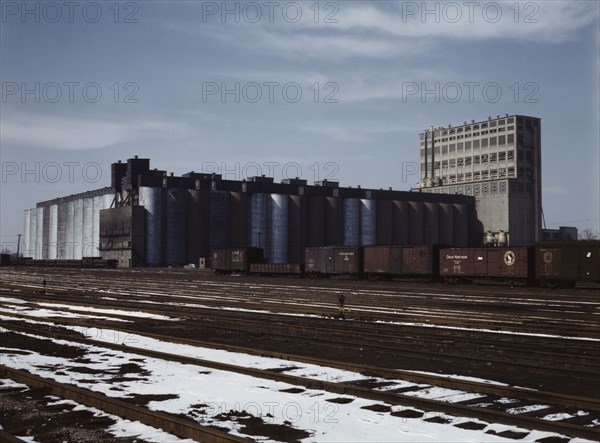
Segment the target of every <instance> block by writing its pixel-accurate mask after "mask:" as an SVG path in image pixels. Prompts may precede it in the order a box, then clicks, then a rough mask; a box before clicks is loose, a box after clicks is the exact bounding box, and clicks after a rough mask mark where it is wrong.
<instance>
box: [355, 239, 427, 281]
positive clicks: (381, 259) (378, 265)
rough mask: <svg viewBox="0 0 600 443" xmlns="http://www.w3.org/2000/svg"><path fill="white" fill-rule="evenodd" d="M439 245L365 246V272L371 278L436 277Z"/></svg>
mask: <svg viewBox="0 0 600 443" xmlns="http://www.w3.org/2000/svg"><path fill="white" fill-rule="evenodd" d="M438 249H439V248H438V247H437V246H428V245H395V246H364V247H363V256H364V257H363V273H364V274H365V276H366V277H367V278H369V279H371V280H379V279H391V278H394V277H419V278H421V279H423V278H427V279H431V278H435V277H436V276H437V275H438V273H439V272H438V269H439V268H438V265H437V264H438V257H439V255H438V253H437V250H438Z"/></svg>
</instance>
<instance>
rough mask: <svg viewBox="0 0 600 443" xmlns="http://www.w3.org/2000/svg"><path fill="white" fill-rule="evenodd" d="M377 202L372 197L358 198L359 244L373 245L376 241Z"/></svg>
mask: <svg viewBox="0 0 600 443" xmlns="http://www.w3.org/2000/svg"><path fill="white" fill-rule="evenodd" d="M376 223H377V202H376V201H375V200H372V199H368V198H363V199H361V200H360V244H361V245H363V246H370V245H374V244H376V242H377V238H376V237H377V224H376Z"/></svg>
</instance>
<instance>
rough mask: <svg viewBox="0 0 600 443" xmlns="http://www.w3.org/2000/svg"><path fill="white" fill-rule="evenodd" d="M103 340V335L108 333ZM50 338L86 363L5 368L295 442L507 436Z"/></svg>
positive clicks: (41, 362) (245, 358) (21, 359)
mask: <svg viewBox="0 0 600 443" xmlns="http://www.w3.org/2000/svg"><path fill="white" fill-rule="evenodd" d="M112 332H116V331H112ZM108 333H109V330H102V333H101V334H100V336H101V337H105V335H104V334H108ZM121 334H122V333H121ZM25 335H30V334H25ZM133 338H134V339H137V340H139V342H138V343H136V346H138V345H143V346H152V349H157V347H161V348H163V349H159V350H163V351H164V350H166V351H167V352H172V353H181V352H185V353H187V354H192V355H190V356H197V354H198V353H200V354H201V355H202V356H205V357H206V356H210V357H212V358H211V359H216V358H217V357H216V356H217V355H219V356H220V358H225V357H226V358H227V359H228V362H234V361H235V362H237V363H235V364H239V365H244V366H251V367H268V368H277V367H279V368H281V367H289V366H294V367H300V368H302V369H301V370H300V369H295V370H294V371H307V372H310V373H311V374H314V376H315V377H325V379H328V380H330V381H331V380H335V381H350V380H356V379H358V378H364V377H363V376H361V375H360V374H356V373H352V372H350V371H341V370H338V369H334V368H323V367H319V366H314V365H305V364H303V363H296V362H289V361H285V360H280V361H278V359H271V358H265V357H256V356H250V355H246V354H237V353H229V352H227V351H220V350H212V349H204V348H195V347H191V346H186V345H176V344H172V343H164V342H159V341H155V340H154V341H152V340H151V339H148V338H145V337H142V336H136V337H133ZM104 339H108V337H105V338H104ZM130 340H131V337H130ZM52 341H54V342H55V343H58V344H68V345H71V346H77V347H80V348H84V349H86V350H87V355H86V358H87V359H89V361H90V362H89V363H78V362H76V361H69V360H68V359H65V358H60V357H51V356H44V355H40V354H38V353H35V352H31V353H30V354H27V355H21V354H11V353H10V350H6V351H4V356H3V362H4V364H6V365H7V366H10V367H13V368H18V369H26V370H29V371H30V372H32V373H34V374H37V375H40V376H42V377H48V378H52V379H55V380H57V381H60V382H63V383H69V384H74V385H77V386H80V387H85V388H88V389H92V390H95V391H98V392H102V393H104V394H105V395H108V396H111V397H126V396H129V395H134V394H143V395H161V394H175V395H176V396H177V397H176V398H173V399H169V400H163V401H151V402H150V403H149V405H148V406H149V407H150V408H151V409H154V410H158V411H166V412H171V413H174V414H191V416H193V417H194V418H195V419H196V420H197V421H198V422H199V423H201V424H205V425H216V426H222V427H226V428H228V429H230V431H231V432H232V433H235V434H238V435H242V434H241V428H242V426H241V425H240V424H239V423H238V422H237V421H236V420H235V419H233V418H232V416H231V415H229V416H228V418H227V419H226V420H225V421H222V420H219V419H218V418H217V416H219V415H220V414H223V413H228V412H230V411H232V413H233V415H234V416H235V415H236V414H237V415H243V413H242V411H246V413H250V414H252V415H253V416H255V417H261V418H262V420H263V421H264V422H265V423H267V424H278V425H284V424H286V422H287V423H288V424H289V425H291V426H293V427H294V428H297V429H302V430H306V431H308V432H309V433H310V437H309V438H306V439H303V441H319V442H328V441H330V442H339V441H365V442H366V441H378V442H379V441H381V442H385V441H394V442H397V441H411V442H449V441H455V442H507V441H514V440H511V439H506V438H503V437H499V436H496V435H491V434H486V433H485V429H484V430H482V431H476V430H466V429H461V428H456V427H454V426H451V425H446V424H438V423H431V422H427V421H424V418H429V417H431V416H432V414H433V413H428V414H426V415H425V416H424V417H423V418H419V419H407V418H401V417H395V416H392V415H391V414H389V413H387V412H386V413H382V412H375V411H372V410H367V409H363V408H364V407H366V406H372V405H374V404H375V405H378V406H379V407H386V406H387V407H390V405H385V404H383V403H381V402H374V401H370V400H365V399H361V398H356V397H353V396H349V395H336V394H333V393H330V392H327V391H322V390H317V389H305V388H300V387H298V386H294V385H291V384H288V383H281V382H276V381H271V380H266V379H261V378H256V377H251V376H247V375H242V374H237V373H233V372H228V371H222V370H214V369H209V368H205V367H201V366H196V365H188V364H181V363H175V362H170V361H164V360H159V359H154V358H148V357H141V356H139V355H135V354H128V353H124V352H120V351H113V350H109V349H106V348H102V347H99V346H87V345H82V344H74V343H72V342H68V341H64V340H56V339H53V340H52ZM230 354H231V355H230ZM184 355H185V354H184ZM125 364H135V365H139V367H140V369H139V371H138V372H134V373H128V374H125V375H126V377H125V379H124V380H123V379H122V374H120V373H119V369H120V368H122V367H123V366H122V365H125ZM310 366H312V367H310ZM81 367H85V368H88V370H89V369H92V370H94V369H95V370H97V371H98V373H93V374H90V373H81V372H77V370H78V368H81ZM115 378H116V379H115ZM290 390H291V391H290ZM339 399H345V401H346V402H348V403H338V402H337V401H339ZM332 400H333V401H332ZM394 408H398V406H394ZM238 413H239V414H238ZM437 415H439V414H437ZM461 420H466V419H461V418H458V417H454V418H453V419H452V421H453V422H454V423H459V422H461ZM533 435H536V438H541V437H543V436H549V435H552V434H549V433H541V432H532V433H531V434H530V436H533ZM252 438H254V439H256V440H260V441H267V440H268V439H266V438H261V437H257V436H252ZM583 441H584V440H580V439H576V440H572V443H575V442H583Z"/></svg>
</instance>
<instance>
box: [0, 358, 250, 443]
mask: <svg viewBox="0 0 600 443" xmlns="http://www.w3.org/2000/svg"><path fill="white" fill-rule="evenodd" d="M0 376H2V377H8V378H10V379H11V380H14V381H16V382H18V383H24V384H26V385H28V386H30V387H35V388H46V389H48V390H49V391H50V392H51V393H53V394H54V395H56V396H58V397H61V398H64V399H68V400H73V401H75V402H78V403H82V404H84V405H86V406H90V407H95V408H98V409H100V410H102V411H105V412H108V413H110V414H114V415H117V416H119V417H122V418H126V419H129V420H132V421H139V422H141V423H143V424H146V425H148V426H152V427H154V428H160V429H162V430H164V431H165V432H169V433H171V434H174V435H177V436H178V437H182V438H191V439H194V440H197V441H202V442H207V443H226V442H231V443H244V442H246V443H247V442H251V441H252V440H249V439H245V438H240V437H237V436H235V435H231V434H228V433H226V432H222V431H218V430H215V429H213V428H210V427H208V426H201V425H199V424H198V423H195V422H193V421H191V420H184V419H182V418H180V417H176V416H174V415H171V414H167V413H162V412H158V411H152V410H150V409H147V408H142V407H140V406H136V405H133V404H131V403H128V402H125V401H122V400H118V399H116V398H111V397H108V396H106V395H103V394H100V393H98V392H93V391H90V390H87V389H82V388H78V387H76V386H72V385H69V384H66V383H59V382H57V381H55V380H52V379H48V378H44V377H39V376H37V375H34V374H30V373H28V372H26V371H23V370H19V369H13V368H10V367H8V366H6V365H3V364H0ZM1 439H2V436H1V435H0V440H1ZM18 441H22V440H18Z"/></svg>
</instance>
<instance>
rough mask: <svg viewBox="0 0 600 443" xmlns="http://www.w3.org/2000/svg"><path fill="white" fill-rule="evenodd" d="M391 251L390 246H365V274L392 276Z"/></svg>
mask: <svg viewBox="0 0 600 443" xmlns="http://www.w3.org/2000/svg"><path fill="white" fill-rule="evenodd" d="M391 251H392V248H391V247H390V246H365V247H364V249H363V260H364V266H363V271H364V272H365V274H368V275H373V274H375V275H376V274H390V273H391V262H392V260H391V258H392V257H391Z"/></svg>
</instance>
